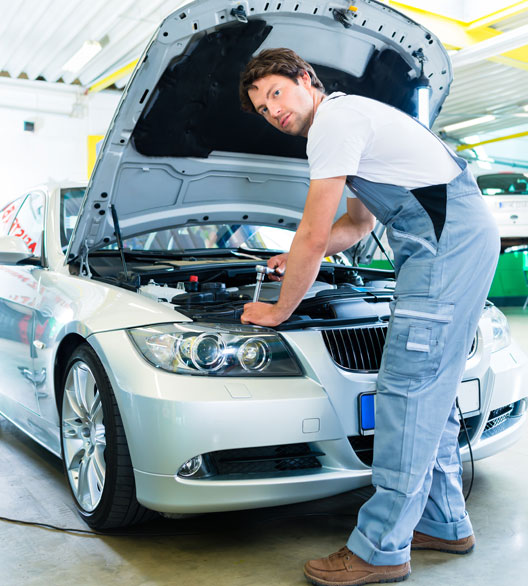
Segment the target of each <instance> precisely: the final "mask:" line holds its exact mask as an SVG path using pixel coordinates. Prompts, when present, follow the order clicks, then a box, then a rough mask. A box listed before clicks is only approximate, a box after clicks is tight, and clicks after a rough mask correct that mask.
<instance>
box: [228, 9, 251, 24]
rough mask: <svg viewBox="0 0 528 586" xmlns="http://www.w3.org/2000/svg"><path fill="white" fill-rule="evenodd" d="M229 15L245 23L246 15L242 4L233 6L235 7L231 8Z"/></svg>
mask: <svg viewBox="0 0 528 586" xmlns="http://www.w3.org/2000/svg"><path fill="white" fill-rule="evenodd" d="M231 16H234V17H235V18H236V19H237V20H238V21H239V22H243V23H244V24H247V21H248V17H247V13H246V9H245V8H244V6H243V5H242V4H239V5H238V6H235V8H232V9H231Z"/></svg>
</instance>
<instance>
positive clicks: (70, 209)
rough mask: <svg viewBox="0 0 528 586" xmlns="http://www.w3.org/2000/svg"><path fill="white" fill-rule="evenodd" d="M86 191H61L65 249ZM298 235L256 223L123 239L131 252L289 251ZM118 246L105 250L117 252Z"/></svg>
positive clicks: (198, 226) (168, 230)
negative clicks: (239, 249) (240, 249)
mask: <svg viewBox="0 0 528 586" xmlns="http://www.w3.org/2000/svg"><path fill="white" fill-rule="evenodd" d="M83 196H84V188H71V189H63V190H62V192H61V244H62V247H63V250H66V248H67V246H68V242H69V240H70V237H71V235H72V232H73V229H74V227H75V223H76V221H77V216H78V215H79V210H80V206H81V202H82V199H83ZM294 236H295V232H294V231H293V230H288V229H286V228H280V227H273V226H260V225H254V224H239V223H238V224H226V223H223V224H196V225H192V226H176V227H174V228H166V229H164V230H157V231H154V232H149V233H146V234H141V235H139V236H134V237H131V238H125V239H124V240H123V246H124V248H126V249H129V250H132V251H151V252H183V251H189V250H194V251H197V250H208V249H217V250H219V249H238V248H242V249H244V248H246V249H248V250H289V249H290V245H291V243H292V240H293V237H294ZM116 249H117V244H115V243H113V244H110V245H108V246H106V247H105V248H104V249H103V250H116Z"/></svg>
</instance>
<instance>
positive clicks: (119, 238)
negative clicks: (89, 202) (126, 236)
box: [110, 204, 128, 281]
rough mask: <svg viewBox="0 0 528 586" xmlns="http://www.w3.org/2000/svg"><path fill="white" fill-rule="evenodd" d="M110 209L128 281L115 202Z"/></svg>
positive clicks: (126, 276)
mask: <svg viewBox="0 0 528 586" xmlns="http://www.w3.org/2000/svg"><path fill="white" fill-rule="evenodd" d="M110 210H111V212H112V220H113V221H114V231H115V236H116V240H117V247H118V248H119V253H120V255H121V261H122V263H123V274H124V275H125V280H126V281H128V271H127V266H126V261H125V252H124V250H123V240H122V239H121V230H120V229H119V220H118V219H117V212H116V209H115V206H114V204H110Z"/></svg>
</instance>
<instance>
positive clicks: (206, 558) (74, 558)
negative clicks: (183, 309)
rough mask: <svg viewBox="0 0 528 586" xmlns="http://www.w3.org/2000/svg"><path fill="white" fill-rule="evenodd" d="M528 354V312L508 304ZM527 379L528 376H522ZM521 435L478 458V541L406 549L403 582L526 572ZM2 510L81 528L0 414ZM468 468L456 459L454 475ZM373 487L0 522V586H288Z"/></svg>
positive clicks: (334, 540)
mask: <svg viewBox="0 0 528 586" xmlns="http://www.w3.org/2000/svg"><path fill="white" fill-rule="evenodd" d="M505 312H506V313H507V315H508V317H509V319H510V323H511V326H512V330H513V333H514V336H515V338H516V339H517V341H518V342H519V343H520V344H521V345H522V346H523V347H524V349H525V350H526V352H528V311H525V312H524V313H523V312H522V310H521V309H520V308H506V310H505ZM527 384H528V381H527ZM527 458H528V433H527V434H525V436H524V439H523V440H522V441H520V442H519V443H517V444H516V445H515V446H513V447H512V448H510V449H509V450H507V451H505V452H503V453H502V454H500V455H497V456H494V457H492V458H488V459H487V460H483V461H479V462H477V463H476V471H475V483H474V486H473V492H472V494H471V497H470V500H469V502H468V510H469V512H470V514H471V518H472V522H473V526H474V528H475V534H476V537H477V541H478V543H477V549H476V550H475V552H474V553H472V554H471V555H468V556H453V555H449V554H442V553H434V552H415V553H414V554H413V557H412V571H413V573H412V575H411V577H410V578H409V580H408V581H407V582H406V584H409V586H411V585H413V584H414V585H416V586H418V585H420V586H425V585H430V586H438V585H439V584H449V586H457V585H458V584H479V586H485V585H492V584H493V586H510V585H512V586H513V585H518V584H521V583H525V579H526V578H523V577H522V576H523V575H526V573H527V572H528V498H527V496H526V494H527V493H526V487H527V486H528V466H527V461H528V460H527ZM0 471H1V475H0V515H3V516H6V517H10V518H18V519H25V520H30V521H40V522H42V523H49V524H53V525H59V526H62V527H71V528H77V529H86V526H85V525H84V524H83V523H82V521H80V520H79V519H78V517H77V516H76V514H75V512H74V510H73V505H72V503H71V499H70V496H69V494H68V491H67V488H66V485H65V482H64V481H63V477H62V470H61V464H60V462H59V460H57V459H56V458H55V457H53V456H51V455H50V454H48V453H47V452H46V451H45V450H44V449H42V448H40V447H39V446H38V445H36V444H34V443H33V442H31V441H30V440H29V439H26V438H25V437H24V436H23V435H22V433H20V432H19V431H18V430H17V429H16V428H15V427H14V426H13V425H12V424H10V423H9V422H8V421H6V420H4V419H2V418H0ZM469 472H470V468H469V465H466V466H465V472H464V479H465V480H468V479H469ZM371 490H372V489H370V488H369V489H364V490H361V491H358V492H353V493H347V494H344V495H339V496H337V497H333V498H328V499H324V500H319V501H314V502H311V503H304V504H300V505H293V506H284V507H277V508H274V509H262V510H257V511H244V512H239V513H223V514H214V515H203V516H199V517H194V518H187V519H185V520H180V521H175V520H160V521H156V522H153V523H150V524H148V525H145V526H142V527H140V528H136V529H132V530H128V531H127V532H126V534H125V535H122V536H113V537H99V536H92V535H83V534H80V533H74V532H71V533H63V532H59V531H54V530H51V529H45V528H40V527H32V526H24V525H21V524H15V523H10V522H5V521H0V544H1V545H0V586H14V585H17V586H18V585H24V586H33V585H40V584H54V585H58V586H61V585H66V584H68V585H71V584H84V585H92V584H93V585H95V584H97V585H98V586H105V585H107V584H127V585H128V586H140V585H141V586H154V585H178V586H187V585H188V586H201V585H204V586H205V585H207V586H211V585H215V586H250V585H251V586H270V585H284V586H286V585H287V586H296V585H299V586H301V585H303V584H307V583H306V582H305V580H304V578H303V575H302V565H303V563H304V561H305V560H306V559H309V558H313V557H319V556H321V555H327V554H328V553H331V552H332V551H335V550H336V549H338V548H340V547H341V546H342V545H343V544H344V543H345V540H346V538H347V536H348V533H349V531H350V530H351V528H352V527H353V526H354V522H355V515H356V514H357V511H358V509H359V507H360V506H361V504H362V502H363V501H364V500H365V499H366V498H368V496H369V495H370V494H371Z"/></svg>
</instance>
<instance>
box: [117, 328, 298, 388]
mask: <svg viewBox="0 0 528 586" xmlns="http://www.w3.org/2000/svg"><path fill="white" fill-rule="evenodd" d="M127 331H128V335H129V336H130V338H131V339H132V341H133V343H134V345H135V346H136V348H137V349H138V350H139V351H140V352H141V354H142V355H143V356H144V357H145V358H146V359H147V360H148V362H150V363H151V364H153V365H154V366H156V367H158V368H161V369H163V370H167V371H168V372H175V373H179V374H198V375H217V376H252V375H258V376H299V375H301V374H302V371H301V368H300V367H299V364H298V363H297V361H296V359H295V357H294V356H293V354H292V352H291V350H290V349H289V348H288V346H287V345H286V343H285V342H284V341H283V340H282V339H281V338H280V337H279V336H278V334H277V333H276V332H274V331H273V330H267V329H265V328H261V327H255V326H244V327H242V326H240V327H238V326H229V327H225V328H223V327H219V326H217V325H213V324H200V325H197V324H162V325H156V326H146V327H142V328H133V329H130V330H127Z"/></svg>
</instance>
